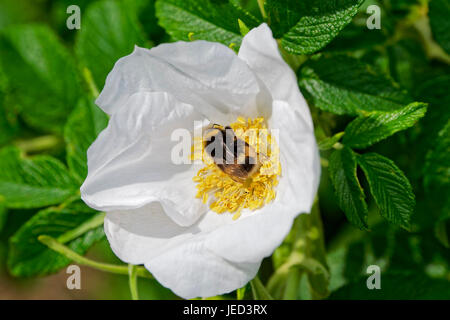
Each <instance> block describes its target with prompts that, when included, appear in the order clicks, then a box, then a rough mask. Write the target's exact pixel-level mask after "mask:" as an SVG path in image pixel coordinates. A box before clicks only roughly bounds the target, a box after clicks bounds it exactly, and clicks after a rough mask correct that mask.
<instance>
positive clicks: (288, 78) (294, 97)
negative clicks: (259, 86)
mask: <svg viewBox="0 0 450 320" xmlns="http://www.w3.org/2000/svg"><path fill="white" fill-rule="evenodd" d="M238 56H239V58H241V59H242V60H244V61H245V62H247V64H248V65H249V67H250V68H251V69H252V70H253V72H255V74H256V75H257V76H258V77H259V78H260V79H261V80H262V81H263V82H264V84H265V85H266V86H267V88H268V89H269V91H270V93H271V94H272V98H273V99H274V100H284V101H286V102H287V103H289V105H290V106H291V107H292V108H296V109H298V110H299V112H300V114H301V116H302V117H303V120H304V122H306V124H307V125H308V126H309V127H310V128H312V127H313V124H312V121H311V115H310V112H309V108H308V105H307V104H306V101H305V99H304V98H303V95H302V94H301V93H300V90H299V87H298V83H297V78H296V76H295V73H294V72H293V71H292V69H291V68H290V67H289V66H288V64H287V63H286V62H284V60H283V59H282V57H281V55H280V52H279V51H278V45H277V42H276V41H275V39H274V38H273V36H272V31H271V30H270V28H269V27H268V26H267V24H265V23H263V24H261V25H260V26H259V27H257V28H254V29H252V30H250V32H249V33H247V34H246V35H245V37H244V39H243V40H242V44H241V47H240V49H239V55H238Z"/></svg>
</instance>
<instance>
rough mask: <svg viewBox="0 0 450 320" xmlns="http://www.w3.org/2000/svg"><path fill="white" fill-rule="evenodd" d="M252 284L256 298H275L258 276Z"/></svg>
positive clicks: (254, 297)
mask: <svg viewBox="0 0 450 320" xmlns="http://www.w3.org/2000/svg"><path fill="white" fill-rule="evenodd" d="M250 286H251V288H252V292H253V299H254V300H273V298H272V297H271V295H270V294H269V292H267V289H266V287H264V285H263V284H262V282H261V280H259V278H258V276H256V277H255V278H254V279H253V280H251V281H250Z"/></svg>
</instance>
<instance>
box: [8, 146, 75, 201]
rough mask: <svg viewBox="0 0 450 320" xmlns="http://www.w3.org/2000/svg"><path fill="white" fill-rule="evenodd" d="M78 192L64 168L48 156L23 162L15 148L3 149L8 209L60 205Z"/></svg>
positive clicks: (73, 181)
mask: <svg viewBox="0 0 450 320" xmlns="http://www.w3.org/2000/svg"><path fill="white" fill-rule="evenodd" d="M77 191H78V184H77V182H76V181H75V180H74V179H73V178H72V176H71V175H70V173H69V172H68V171H67V169H66V168H65V166H64V165H63V164H62V163H61V162H60V161H58V160H57V159H54V158H52V157H49V156H36V157H33V158H31V159H24V158H22V157H21V156H20V151H19V150H18V149H16V148H13V147H7V148H4V149H2V150H0V197H3V199H4V202H5V205H6V206H7V207H8V208H38V207H43V206H48V205H52V204H57V203H60V202H62V201H64V200H65V199H67V198H68V197H70V196H71V195H74V194H75V193H76V192H77Z"/></svg>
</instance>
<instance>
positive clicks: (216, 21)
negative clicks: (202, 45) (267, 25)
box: [156, 0, 259, 47]
mask: <svg viewBox="0 0 450 320" xmlns="http://www.w3.org/2000/svg"><path fill="white" fill-rule="evenodd" d="M156 16H157V17H158V19H159V23H160V25H161V26H162V27H163V28H164V29H165V30H166V32H167V33H168V34H170V36H171V37H172V38H173V39H174V40H184V41H188V40H190V39H189V34H190V33H193V39H194V40H208V41H214V42H220V43H222V44H224V45H226V46H229V45H230V44H231V43H234V44H236V47H239V46H240V44H241V41H242V35H241V32H240V28H239V23H238V19H240V20H241V21H242V22H243V23H244V24H245V25H246V26H247V27H248V28H249V29H252V28H253V27H256V26H257V25H258V24H259V23H258V21H257V20H256V19H255V18H254V17H252V16H251V15H250V14H249V13H248V12H246V11H245V10H244V9H242V8H240V7H238V6H236V5H235V4H232V3H230V2H228V1H227V0H158V1H156Z"/></svg>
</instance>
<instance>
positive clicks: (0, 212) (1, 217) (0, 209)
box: [0, 199, 8, 233]
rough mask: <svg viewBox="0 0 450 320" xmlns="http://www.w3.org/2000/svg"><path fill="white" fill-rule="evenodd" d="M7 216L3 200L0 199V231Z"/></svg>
mask: <svg viewBox="0 0 450 320" xmlns="http://www.w3.org/2000/svg"><path fill="white" fill-rule="evenodd" d="M7 217H8V210H7V209H6V206H5V204H4V201H3V200H2V199H0V233H1V232H2V230H3V227H4V226H5V223H6V219H7Z"/></svg>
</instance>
